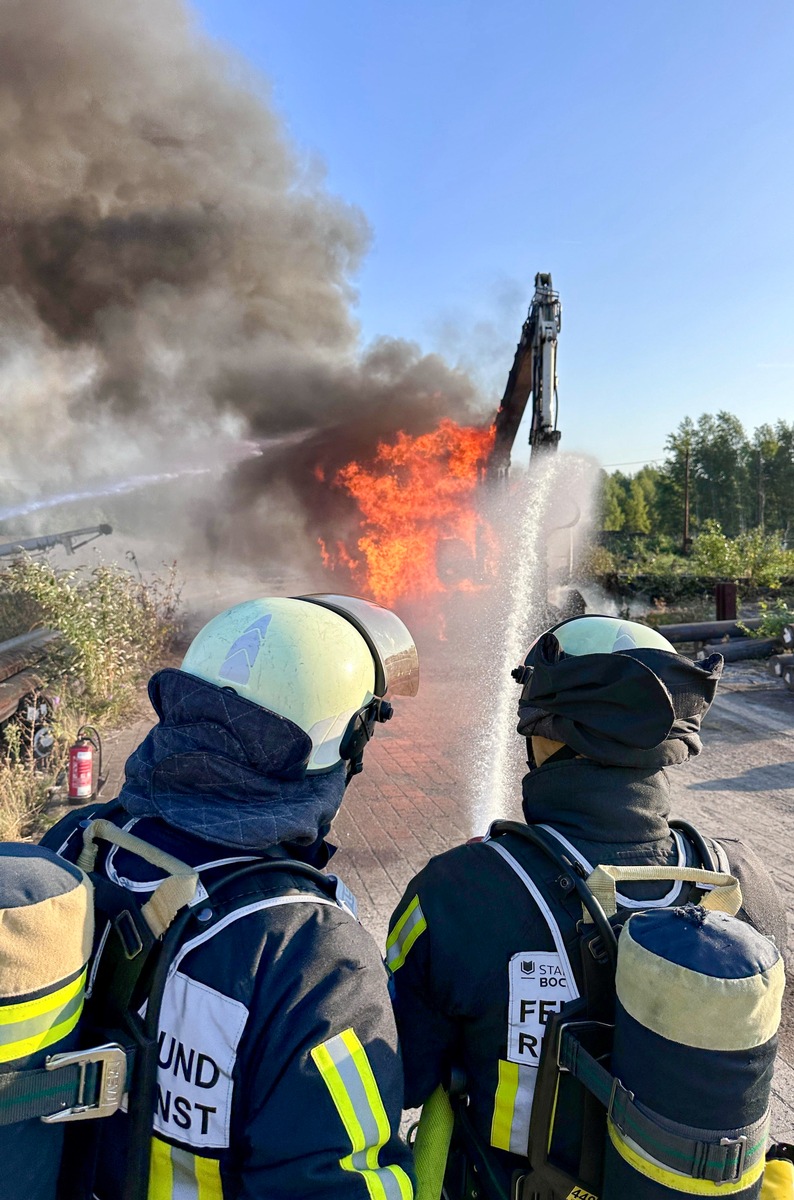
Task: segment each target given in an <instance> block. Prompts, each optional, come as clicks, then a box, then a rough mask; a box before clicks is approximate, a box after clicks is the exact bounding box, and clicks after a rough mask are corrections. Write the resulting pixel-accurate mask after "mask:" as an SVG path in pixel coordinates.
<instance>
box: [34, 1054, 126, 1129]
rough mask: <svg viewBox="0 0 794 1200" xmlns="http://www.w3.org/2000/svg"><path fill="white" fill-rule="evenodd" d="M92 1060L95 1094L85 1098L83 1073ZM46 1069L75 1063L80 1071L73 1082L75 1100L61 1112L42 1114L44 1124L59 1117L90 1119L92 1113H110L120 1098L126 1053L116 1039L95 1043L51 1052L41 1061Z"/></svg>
mask: <svg viewBox="0 0 794 1200" xmlns="http://www.w3.org/2000/svg"><path fill="white" fill-rule="evenodd" d="M94 1063H96V1064H97V1065H98V1067H99V1070H98V1072H97V1080H96V1095H95V1097H94V1099H93V1100H88V1101H86V1082H87V1080H86V1075H87V1071H88V1067H89V1066H91V1065H93V1064H94ZM44 1065H45V1067H46V1069H47V1070H48V1071H58V1070H60V1068H61V1067H77V1068H78V1069H79V1072H80V1075H79V1079H78V1084H77V1102H76V1104H73V1105H72V1106H71V1107H70V1108H65V1109H63V1111H62V1112H57V1113H53V1114H52V1115H51V1116H49V1117H42V1118H41V1119H42V1121H44V1122H45V1124H47V1125H56V1124H58V1122H60V1121H90V1120H93V1119H94V1118H95V1117H110V1116H112V1115H113V1113H114V1112H116V1111H117V1109H118V1108H119V1107H120V1105H121V1102H122V1100H123V1099H124V1088H125V1084H126V1082H127V1055H126V1053H125V1051H124V1047H123V1046H120V1045H119V1044H118V1042H108V1044H107V1045H105V1046H95V1047H93V1048H92V1049H91V1050H75V1051H72V1052H71V1053H68V1054H51V1055H50V1056H49V1058H48V1059H47V1061H46V1062H45V1064H44Z"/></svg>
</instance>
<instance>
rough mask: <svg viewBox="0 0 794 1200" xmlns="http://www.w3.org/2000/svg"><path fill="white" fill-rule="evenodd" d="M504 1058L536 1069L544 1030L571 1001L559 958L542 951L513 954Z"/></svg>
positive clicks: (550, 952)
mask: <svg viewBox="0 0 794 1200" xmlns="http://www.w3.org/2000/svg"><path fill="white" fill-rule="evenodd" d="M509 970H510V1003H509V1008H508V1033H507V1057H508V1059H509V1061H510V1062H514V1063H520V1064H521V1065H522V1066H525V1067H537V1066H538V1064H539V1062H540V1050H541V1046H542V1044H543V1037H544V1034H545V1033H546V1027H547V1025H548V1023H549V1021H550V1020H551V1018H552V1017H553V1016H554V1014H555V1013H558V1012H559V1011H560V1009H561V1008H562V1006H563V1004H565V1003H567V1001H568V1000H570V999H571V991H570V988H569V986H568V980H567V978H566V975H565V970H564V968H563V966H562V964H561V962H560V956H559V954H555V953H554V952H553V951H548V950H544V951H541V953H539V954H538V953H535V952H534V951H529V950H528V951H527V952H526V953H525V954H514V955H513V957H512V958H511V959H510V968H509Z"/></svg>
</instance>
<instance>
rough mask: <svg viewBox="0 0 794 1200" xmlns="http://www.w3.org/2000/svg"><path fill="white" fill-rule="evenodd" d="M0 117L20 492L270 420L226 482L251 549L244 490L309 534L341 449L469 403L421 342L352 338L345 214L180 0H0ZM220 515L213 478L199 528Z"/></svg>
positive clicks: (355, 252) (4, 384) (135, 466)
mask: <svg viewBox="0 0 794 1200" xmlns="http://www.w3.org/2000/svg"><path fill="white" fill-rule="evenodd" d="M0 128H2V130H3V134H2V139H0V406H1V407H2V419H3V439H2V446H0V474H1V475H3V476H5V477H6V478H12V479H17V480H18V481H19V482H18V484H17V488H18V491H19V493H20V494H22V493H24V494H26V495H27V494H29V493H30V492H31V491H33V492H35V491H36V490H37V489H38V490H40V491H41V490H43V491H47V492H49V491H53V490H59V489H60V490H63V488H64V486H65V485H66V484H67V483H72V482H73V481H74V479H75V478H78V477H83V478H84V477H86V476H90V477H91V479H96V478H97V477H98V476H102V477H105V476H106V477H115V476H121V475H133V474H136V473H144V474H146V473H151V472H152V471H166V470H171V469H173V467H174V465H175V464H176V465H177V466H178V465H179V464H180V463H181V462H183V461H186V462H187V461H189V460H190V456H191V455H192V454H193V453H194V451H195V448H196V447H197V446H202V445H203V446H205V447H206V445H207V444H209V445H210V446H212V445H213V444H214V443H215V442H217V441H218V440H221V441H222V440H223V439H227V440H234V439H240V438H254V439H257V438H265V439H270V438H277V437H279V436H281V435H284V436H285V437H286V435H289V436H288V437H287V440H286V442H285V444H284V446H283V447H281V448H280V449H279V450H278V451H277V452H274V451H272V450H270V451H268V450H267V449H266V450H265V452H264V453H263V454H262V455H261V456H260V457H258V458H256V459H255V460H252V461H251V462H250V463H248V464H247V465H245V466H244V467H242V468H240V469H239V470H238V473H237V475H236V477H235V478H234V479H232V481H231V483H230V484H229V485H228V486H227V490H226V492H225V497H226V500H225V502H226V503H227V504H228V512H229V513H231V514H237V515H238V516H239V513H240V512H245V513H248V514H249V515H250V518H251V519H250V521H249V522H248V523H247V525H246V523H245V522H240V521H239V520H234V521H233V522H232V524H234V527H235V529H236V530H237V536H238V543H239V546H240V547H241V548H243V549H244V548H245V543H246V538H248V539H249V540H251V539H253V540H254V541H255V543H256V546H257V552H261V551H262V549H267V540H265V541H264V542H263V540H262V539H263V530H262V526H263V521H262V513H263V506H264V509H266V511H267V521H266V522H265V524H266V525H267V530H268V534H267V536H268V537H270V538H271V540H272V541H274V542H278V541H279V540H281V539H283V537H284V534H285V530H286V529H287V528H289V529H291V530H293V531H294V529H295V526H296V522H297V524H298V525H300V526H302V527H303V529H304V530H305V531H306V532H307V534H311V536H312V539H313V537H314V536H315V535H316V534H317V533H324V534H326V536H327V534H328V527H329V525H333V524H334V523H336V522H339V521H342V522H343V521H344V501H343V499H342V497H341V496H335V494H334V493H333V492H329V488H328V482H327V481H328V480H329V479H331V478H332V477H333V473H334V471H335V470H336V468H337V467H338V466H341V465H342V464H343V463H344V462H346V461H348V460H349V459H350V458H351V457H358V456H367V455H368V454H371V453H372V452H373V451H374V449H375V446H376V443H377V441H378V439H379V438H382V437H384V436H390V435H392V434H393V433H394V432H396V430H397V429H400V428H404V429H407V430H408V431H410V432H422V431H424V430H426V429H429V428H431V427H432V426H433V425H435V423H436V422H437V420H438V418H439V417H440V416H442V415H451V416H453V417H456V418H457V419H463V420H468V419H472V418H474V419H477V418H478V417H479V416H481V401H480V399H479V397H478V395H477V392H476V389H475V387H474V385H473V384H472V383H471V381H470V380H469V379H468V377H467V376H466V375H465V374H463V373H462V372H458V371H455V370H453V369H451V368H450V367H449V366H447V365H446V364H445V363H444V362H443V361H442V360H441V359H440V358H438V357H436V356H432V355H429V356H423V355H422V354H421V353H420V352H419V350H418V348H417V347H415V346H413V345H410V344H406V343H403V342H399V341H395V340H391V339H386V338H385V339H383V340H382V341H379V342H378V343H376V344H375V345H373V346H371V347H369V348H368V349H367V350H365V351H360V349H359V345H358V329H357V325H356V322H355V318H354V313H353V309H354V303H355V292H354V290H353V285H352V281H353V279H354V277H355V272H356V269H357V267H358V265H359V264H360V262H361V259H362V256H363V255H364V253H365V252H366V249H367V244H368V238H369V231H368V228H367V224H366V221H365V219H364V217H363V216H362V214H361V213H360V212H358V211H357V210H356V209H354V208H352V207H351V206H350V205H348V204H345V203H344V202H343V201H342V200H340V199H338V198H336V197H334V196H332V195H330V194H329V193H328V191H327V190H326V189H325V187H324V184H323V180H322V178H321V176H320V174H319V172H318V169H317V167H316V165H314V166H312V165H311V164H309V163H307V161H306V160H305V159H304V157H303V156H302V155H301V154H300V153H299V152H298V150H297V149H296V148H295V147H294V146H292V145H291V144H290V141H289V139H288V137H287V134H286V132H285V128H284V125H283V122H282V120H281V119H280V117H279V115H278V114H277V113H276V112H275V110H274V108H273V105H272V102H271V99H270V96H269V94H268V89H267V86H266V84H265V83H264V82H263V80H262V79H261V78H259V77H254V76H252V75H251V74H250V72H248V70H247V68H246V67H245V66H244V64H242V63H240V62H238V61H237V60H235V59H233V58H232V57H230V56H229V55H227V54H225V53H222V52H221V51H220V50H219V49H218V48H217V47H215V46H214V45H213V44H211V43H210V42H209V41H208V40H207V39H206V38H205V37H204V36H203V35H202V34H201V33H200V31H199V30H198V28H197V26H196V25H195V23H194V21H193V19H192V17H191V15H190V13H189V11H188V9H187V8H186V7H185V6H184V5H183V4H182V3H180V0H102V2H101V3H97V0H0ZM5 490H6V492H7V493H8V488H6V489H5ZM329 503H330V504H331V505H332V507H331V508H330V509H329ZM334 505H339V506H340V507H339V508H337V507H334ZM296 514H297V516H296ZM219 519H220V518H219V514H218V504H217V497H216V498H215V501H214V506H213V514H212V520H214V521H215V522H216V528H215V532H214V534H213V537H214V539H215V541H216V542H217V540H218V537H219V536H220V534H219V532H218V528H217V521H218V520H219ZM246 528H247V530H248V532H247V533H246V532H245V530H246ZM241 529H242V530H243V533H242V534H240V530H241Z"/></svg>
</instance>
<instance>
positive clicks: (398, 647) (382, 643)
mask: <svg viewBox="0 0 794 1200" xmlns="http://www.w3.org/2000/svg"><path fill="white" fill-rule="evenodd" d="M295 599H296V600H306V601H307V602H308V603H309V604H319V605H321V606H322V607H323V608H329V609H330V610H331V612H335V613H338V614H339V616H340V617H344V618H345V620H346V621H349V622H350V624H351V625H353V626H354V627H355V628H356V629H357V630H358V632H359V633H360V634H361V636H362V637H363V639H364V641H365V642H366V643H367V645H368V646H369V648H370V651H371V652H372V657H373V658H374V660H375V693H376V695H378V696H385V695H386V693H387V692H388V694H389V695H390V696H415V695H416V693H417V692H418V690H419V654H418V652H417V649H416V645H415V643H414V639H413V638H412V637H411V634H410V633H409V632H408V629H407V628H406V627H405V625H404V624H403V623H402V621H401V620H400V618H399V617H398V616H397V614H396V613H393V612H392V611H391V610H390V609H388V608H383V607H382V606H381V605H380V604H374V603H373V602H372V601H371V600H362V598H361V597H360V596H336V595H333V594H330V593H325V592H320V593H317V594H315V595H312V596H296V597H295Z"/></svg>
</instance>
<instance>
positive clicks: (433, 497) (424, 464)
mask: <svg viewBox="0 0 794 1200" xmlns="http://www.w3.org/2000/svg"><path fill="white" fill-rule="evenodd" d="M492 445H493V429H492V428H489V429H475V428H471V427H464V426H460V425H457V424H455V422H454V421H450V420H448V419H446V418H445V419H444V420H442V421H441V422H440V424H439V426H438V428H437V429H435V430H433V431H432V432H431V433H424V434H420V435H419V436H417V437H411V436H409V435H408V434H406V433H402V432H400V433H398V434H397V437H396V440H395V441H394V442H392V443H390V444H389V443H386V442H381V443H380V445H379V446H378V449H377V452H376V454H375V458H374V460H373V462H372V463H371V465H369V466H365V465H364V464H362V463H359V462H351V463H348V465H347V466H346V467H343V468H342V470H341V471H339V472H338V474H337V476H336V479H335V483H336V484H337V485H338V486H341V487H343V488H344V489H345V490H346V491H347V492H348V493H349V494H350V495H351V496H352V497H353V498H354V499H355V500H356V502H357V504H358V507H359V510H360V512H361V520H360V523H359V524H360V529H361V535H360V537H359V538H358V541H357V544H356V548H357V551H358V556H356V555H355V554H351V553H350V552H349V550H348V549H346V548H345V547H344V546H343V545H341V544H339V545H337V553H336V556H331V557H332V558H334V557H335V561H336V562H339V563H342V564H344V565H346V566H347V567H348V568H349V569H350V570H351V572H352V574H353V577H354V578H355V579H356V582H357V583H358V584H359V585H361V586H363V587H365V588H366V590H367V591H368V592H369V594H370V595H372V596H374V598H375V599H376V600H379V601H381V602H382V603H387V604H389V603H392V602H393V601H394V600H396V599H397V598H398V597H411V598H419V597H423V596H430V595H434V594H437V593H440V592H445V591H448V590H450V588H453V587H454V588H458V587H467V586H468V587H469V588H472V587H474V586H475V585H474V584H473V583H472V581H471V579H465V578H464V579H463V580H455V579H452V580H450V579H449V578H442V576H443V575H444V571H443V569H442V571H441V574H440V573H439V558H440V555H439V551H440V550H442V549H443V548H444V544H445V543H446V545H447V547H449V548H451V553H452V557H453V558H454V557H455V556H456V554H457V557H461V556H463V557H466V556H467V555H468V557H469V558H470V560H471V567H472V569H473V568H474V564H475V558H476V553H477V541H478V533H479V532H481V531H482V530H483V528H484V523H483V520H482V518H481V517H480V515H479V514H478V512H477V510H476V507H475V504H474V498H475V497H474V493H475V489H476V487H477V484H478V482H479V480H480V478H481V476H482V473H483V470H484V467H485V464H486V461H487V458H488V454H489V452H490V449H491V446H492ZM323 549H324V550H325V547H323ZM326 553H327V551H326ZM452 573H453V574H454V572H452Z"/></svg>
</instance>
